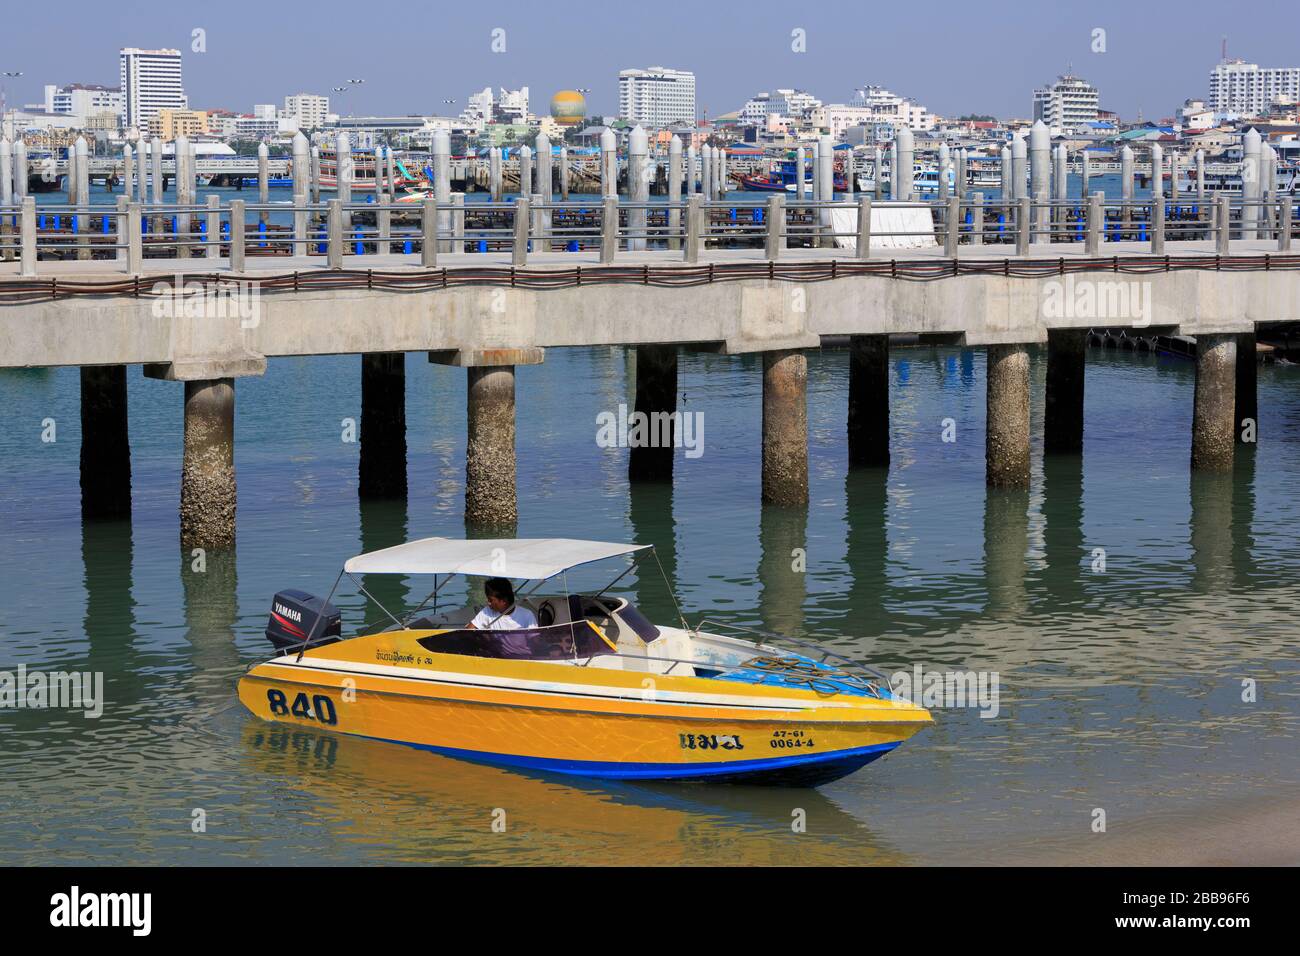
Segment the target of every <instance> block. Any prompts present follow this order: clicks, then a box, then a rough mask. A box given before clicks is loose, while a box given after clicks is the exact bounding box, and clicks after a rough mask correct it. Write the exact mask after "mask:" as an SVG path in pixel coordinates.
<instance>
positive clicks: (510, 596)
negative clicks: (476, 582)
mask: <svg viewBox="0 0 1300 956" xmlns="http://www.w3.org/2000/svg"><path fill="white" fill-rule="evenodd" d="M483 593H484V594H486V595H487V596H488V597H494V598H501V600H503V601H509V602H510V603H511V604H513V603H514V600H515V588H514V585H513V584H511V583H510V582H509V581H508V580H507V579H505V578H488V579H487V580H486V581H484V582H483Z"/></svg>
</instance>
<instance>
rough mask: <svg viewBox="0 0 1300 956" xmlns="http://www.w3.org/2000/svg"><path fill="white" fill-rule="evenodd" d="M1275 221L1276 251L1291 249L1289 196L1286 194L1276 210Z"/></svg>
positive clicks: (1288, 250)
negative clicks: (1276, 219) (1276, 221)
mask: <svg viewBox="0 0 1300 956" xmlns="http://www.w3.org/2000/svg"><path fill="white" fill-rule="evenodd" d="M1277 218H1278V223H1277V251H1278V252H1290V251H1291V197H1290V196H1287V197H1286V198H1284V199H1283V200H1282V206H1281V208H1280V210H1279V212H1278V217H1277Z"/></svg>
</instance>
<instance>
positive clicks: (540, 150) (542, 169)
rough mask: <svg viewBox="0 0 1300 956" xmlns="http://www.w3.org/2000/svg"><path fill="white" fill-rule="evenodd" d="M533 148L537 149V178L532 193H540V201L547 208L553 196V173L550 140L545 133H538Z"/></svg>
mask: <svg viewBox="0 0 1300 956" xmlns="http://www.w3.org/2000/svg"><path fill="white" fill-rule="evenodd" d="M534 146H536V149H537V176H536V181H535V182H534V183H533V191H534V192H537V193H541V195H542V201H543V202H545V203H546V205H548V206H549V205H550V204H551V197H552V196H553V195H554V194H555V186H554V183H555V180H554V178H553V176H554V173H552V172H551V138H550V137H549V136H547V135H546V134H545V133H538V134H537V139H536V141H535V142H534Z"/></svg>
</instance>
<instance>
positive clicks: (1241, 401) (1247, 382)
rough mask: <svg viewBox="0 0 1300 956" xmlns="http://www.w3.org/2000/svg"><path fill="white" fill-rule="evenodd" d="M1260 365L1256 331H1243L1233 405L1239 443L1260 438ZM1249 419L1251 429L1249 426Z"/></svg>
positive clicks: (1238, 338) (1235, 435)
mask: <svg viewBox="0 0 1300 956" xmlns="http://www.w3.org/2000/svg"><path fill="white" fill-rule="evenodd" d="M1258 378H1259V365H1258V360H1257V359H1256V356H1255V333H1254V332H1243V333H1241V334H1240V335H1238V336H1237V375H1236V379H1237V381H1236V392H1235V393H1234V400H1233V406H1234V407H1235V408H1236V413H1235V414H1234V415H1233V435H1234V437H1235V439H1236V441H1237V442H1238V443H1240V442H1241V441H1242V440H1243V438H1249V439H1251V440H1252V441H1258V440H1259V395H1258V393H1257V390H1256V389H1257V385H1258ZM1247 419H1249V430H1248V426H1247Z"/></svg>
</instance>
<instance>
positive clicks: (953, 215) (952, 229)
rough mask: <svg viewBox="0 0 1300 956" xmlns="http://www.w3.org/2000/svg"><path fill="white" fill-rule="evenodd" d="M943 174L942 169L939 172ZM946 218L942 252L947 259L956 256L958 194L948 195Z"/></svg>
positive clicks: (959, 213)
mask: <svg viewBox="0 0 1300 956" xmlns="http://www.w3.org/2000/svg"><path fill="white" fill-rule="evenodd" d="M939 174H940V175H941V176H942V175H943V171H942V170H940V173H939ZM947 204H948V218H947V221H946V222H945V223H944V226H945V230H944V240H943V254H944V255H945V256H947V257H948V258H949V259H956V258H957V240H958V239H959V238H960V232H959V231H958V230H960V229H961V199H960V197H958V196H951V197H949V199H948V201H947Z"/></svg>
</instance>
